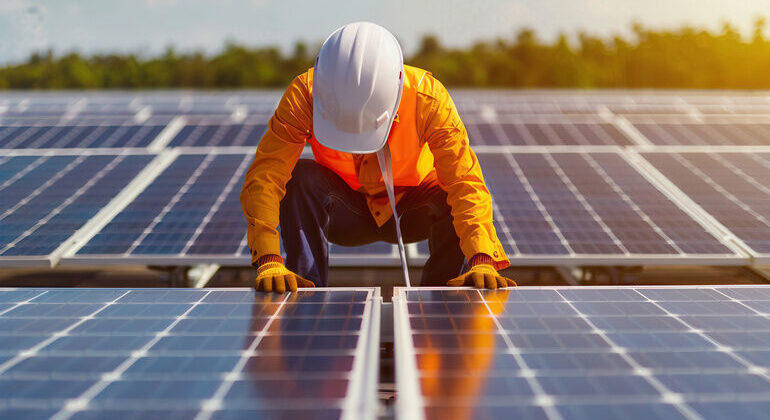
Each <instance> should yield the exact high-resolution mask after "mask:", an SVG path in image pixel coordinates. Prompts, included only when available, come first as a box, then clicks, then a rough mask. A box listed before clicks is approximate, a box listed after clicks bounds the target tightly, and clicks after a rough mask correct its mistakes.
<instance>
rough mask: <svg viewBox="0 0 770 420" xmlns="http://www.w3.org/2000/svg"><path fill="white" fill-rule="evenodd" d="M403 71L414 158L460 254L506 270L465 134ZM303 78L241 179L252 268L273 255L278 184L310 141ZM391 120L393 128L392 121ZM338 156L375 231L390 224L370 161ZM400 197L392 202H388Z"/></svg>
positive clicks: (434, 88)
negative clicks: (483, 257) (440, 197)
mask: <svg viewBox="0 0 770 420" xmlns="http://www.w3.org/2000/svg"><path fill="white" fill-rule="evenodd" d="M404 70H405V76H406V77H405V80H413V81H416V82H417V83H416V85H412V86H411V87H410V88H411V89H414V90H415V95H414V97H415V101H414V102H415V108H414V113H415V116H414V118H413V121H414V122H415V126H416V132H417V138H418V139H419V141H420V142H421V144H420V145H419V147H420V152H419V154H417V156H420V160H422V161H423V162H424V161H425V158H423V157H422V156H423V155H422V153H423V151H424V150H425V149H424V146H425V145H426V144H427V147H428V150H429V151H430V152H431V154H432V158H433V167H434V170H435V171H436V175H437V178H438V181H439V184H440V185H441V187H442V188H443V189H444V190H445V191H446V192H447V202H448V203H449V205H450V206H451V207H452V217H453V219H454V226H455V230H456V231H457V236H458V237H459V238H460V248H461V249H462V251H463V254H464V255H465V257H466V258H467V259H469V260H470V259H471V257H473V256H474V255H476V254H479V253H482V254H487V255H489V256H491V257H492V259H493V260H494V262H495V267H496V268H497V269H498V270H499V269H502V268H505V267H507V266H508V265H510V263H509V262H508V258H507V256H506V255H505V251H504V250H503V247H502V245H501V244H500V241H499V240H498V238H497V233H496V232H495V228H494V225H493V224H492V198H491V196H490V194H489V190H488V189H487V187H486V185H485V184H484V178H483V176H482V173H481V167H480V165H479V162H478V159H477V158H476V155H475V154H474V153H473V150H471V148H470V146H469V144H468V134H467V133H466V131H465V126H463V123H462V121H461V120H460V116H459V114H458V113H457V109H456V108H455V105H454V103H453V102H452V99H451V98H450V96H449V93H448V92H447V90H446V88H444V86H443V85H442V84H441V82H439V81H438V80H436V79H435V78H433V76H432V75H431V74H430V73H427V72H425V71H424V70H420V69H417V68H415V67H410V66H404ZM311 71H312V69H311V70H310V71H308V72H306V73H303V74H301V75H299V76H297V77H296V78H295V79H294V80H293V81H292V82H291V84H290V85H289V87H288V88H287V89H286V92H285V93H284V95H283V98H281V101H280V103H279V104H278V107H277V108H276V110H275V114H274V115H273V116H272V117H271V118H270V122H269V124H268V130H267V132H266V133H265V135H264V136H263V137H262V139H261V140H260V142H259V145H258V146H257V152H256V156H255V157H254V161H253V162H252V163H251V167H249V170H248V172H247V173H246V179H245V182H244V185H243V190H242V191H241V206H242V207H243V212H244V214H245V215H246V219H247V221H248V242H249V249H251V256H252V263H253V262H256V261H257V260H258V259H259V258H260V257H262V256H264V255H268V254H279V253H280V237H279V235H278V231H277V230H276V227H277V226H278V212H279V206H280V202H281V199H282V198H283V196H284V194H285V193H286V183H287V182H288V181H289V179H290V178H291V172H292V170H293V169H294V165H295V164H296V163H297V160H298V159H299V157H300V154H301V153H302V150H303V148H304V147H305V144H306V143H307V142H310V141H311V139H312V138H313V96H312V93H311V92H312V90H311V89H312V86H311V83H312V76H311V75H312V73H311ZM418 75H419V76H418ZM405 86H406V84H405ZM405 93H406V92H405ZM401 110H402V107H399V113H400V112H401ZM395 118H396V120H397V121H400V116H399V115H398V113H397V114H396V117H395ZM405 118H406V115H405ZM396 124H399V123H398V122H397V123H396ZM311 144H312V143H311ZM391 144H393V137H391ZM327 150H328V149H327ZM334 153H339V152H334ZM339 154H340V155H341V157H342V158H343V159H344V160H345V161H347V162H350V161H351V160H352V162H353V165H354V168H353V169H354V170H355V174H356V177H357V179H358V183H353V186H357V185H359V184H360V187H359V188H357V190H358V191H361V192H363V193H364V194H366V199H367V200H366V201H367V204H368V206H369V209H370V211H371V213H372V216H373V217H374V219H375V221H376V222H377V224H378V225H379V226H382V225H383V224H384V223H385V222H387V221H388V220H389V219H390V217H391V216H392V212H391V210H390V205H389V203H388V201H387V197H383V196H382V195H383V194H382V192H383V191H384V190H385V185H384V184H383V182H382V175H381V174H380V169H379V165H378V163H377V156H376V155H375V154H368V155H350V154H344V153H339ZM395 164H396V162H394V166H395ZM331 169H333V170H334V168H331ZM393 171H394V176H395V177H397V178H398V176H399V175H398V174H399V171H402V172H403V173H408V174H414V173H415V172H417V174H418V175H421V172H422V170H421V167H420V165H419V164H418V167H417V168H414V167H411V168H396V167H394V168H393ZM423 177H424V175H423ZM343 178H345V176H343ZM348 178H349V175H348ZM350 184H351V182H349V185H350ZM397 186H398V183H397ZM375 195H377V196H378V197H375ZM401 195H402V194H398V195H397V197H396V199H397V200H398V199H399V198H400V196H401Z"/></svg>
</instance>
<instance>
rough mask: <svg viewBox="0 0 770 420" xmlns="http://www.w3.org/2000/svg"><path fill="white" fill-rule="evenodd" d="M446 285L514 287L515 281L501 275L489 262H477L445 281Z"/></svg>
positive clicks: (480, 287)
mask: <svg viewBox="0 0 770 420" xmlns="http://www.w3.org/2000/svg"><path fill="white" fill-rule="evenodd" d="M447 286H453V287H459V286H473V287H476V288H479V289H483V288H485V287H486V288H487V289H497V288H498V287H499V288H503V287H516V282H515V281H513V280H511V279H509V278H506V277H503V276H501V275H500V274H498V273H497V270H495V267H492V266H491V265H489V264H478V265H474V266H473V267H471V269H470V270H468V272H467V273H465V274H462V275H461V276H459V277H456V278H454V279H452V280H449V282H447Z"/></svg>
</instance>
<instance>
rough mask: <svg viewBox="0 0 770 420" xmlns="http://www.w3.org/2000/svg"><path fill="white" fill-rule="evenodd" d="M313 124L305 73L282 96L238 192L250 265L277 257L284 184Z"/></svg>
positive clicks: (310, 100)
mask: <svg viewBox="0 0 770 420" xmlns="http://www.w3.org/2000/svg"><path fill="white" fill-rule="evenodd" d="M312 121H313V110H312V99H311V97H310V91H309V89H308V86H307V73H305V74H303V75H300V76H297V77H296V78H295V79H294V80H293V81H292V82H291V84H290V85H289V87H288V88H287V89H286V92H285V93H284V94H283V97H282V98H281V101H280V103H279V104H278V107H277V108H276V110H275V113H274V114H273V116H272V117H271V118H270V122H269V123H268V129H267V132H265V134H264V135H263V136H262V139H261V140H260V141H259V145H258V146H257V152H256V155H255V156H254V161H253V162H252V163H251V166H250V167H249V170H248V171H247V172H246V178H245V181H244V183H243V189H242V190H241V207H242V208H243V213H244V215H245V216H246V220H247V222H248V231H247V238H248V244H249V249H250V250H251V263H252V265H253V264H255V263H256V261H257V260H258V259H259V258H260V257H262V256H264V255H268V254H275V255H280V243H281V242H280V237H279V235H278V231H277V227H278V212H279V206H280V203H281V200H282V199H283V196H284V195H285V193H286V183H287V182H288V181H289V179H290V178H291V172H292V170H293V169H294V166H295V165H296V163H297V160H298V159H299V157H300V154H302V149H303V148H304V146H305V143H306V141H307V139H308V138H309V137H310V133H311V129H312Z"/></svg>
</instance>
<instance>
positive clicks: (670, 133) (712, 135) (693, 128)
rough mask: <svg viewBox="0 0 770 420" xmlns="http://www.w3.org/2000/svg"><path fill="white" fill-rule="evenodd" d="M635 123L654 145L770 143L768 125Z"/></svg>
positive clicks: (769, 127) (738, 123)
mask: <svg viewBox="0 0 770 420" xmlns="http://www.w3.org/2000/svg"><path fill="white" fill-rule="evenodd" d="M634 126H635V127H636V128H637V129H638V130H639V132H641V133H642V134H643V135H644V136H645V137H646V138H647V139H648V140H650V141H651V142H652V143H653V144H655V145H660V146H665V145H699V146H704V145H712V146H718V145H740V146H757V145H770V124H764V123H747V122H741V121H730V122H720V123H677V122H638V123H635V124H634Z"/></svg>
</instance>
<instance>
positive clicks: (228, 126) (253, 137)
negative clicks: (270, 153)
mask: <svg viewBox="0 0 770 420" xmlns="http://www.w3.org/2000/svg"><path fill="white" fill-rule="evenodd" d="M265 131H267V118H265V117H256V118H249V119H247V120H245V121H240V122H236V121H233V120H232V119H230V118H226V119H225V118H211V117H209V118H192V117H190V118H187V121H186V124H185V126H184V127H182V128H181V130H179V132H178V133H177V134H176V135H175V136H174V138H173V139H171V141H170V142H169V144H168V146H170V147H178V146H185V147H202V146H256V145H257V143H259V140H260V139H261V138H262V135H263V134H265Z"/></svg>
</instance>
